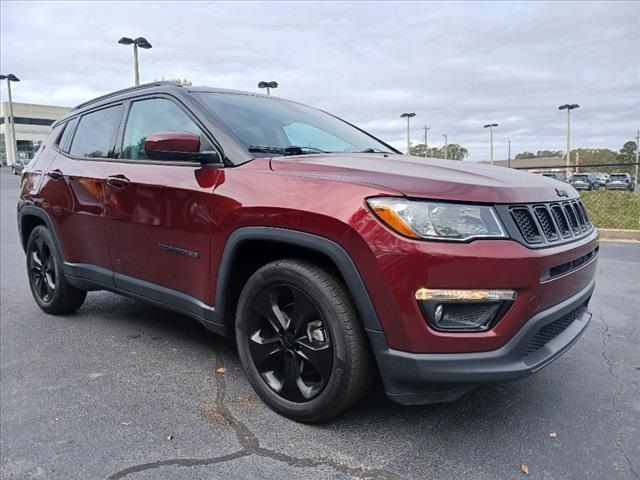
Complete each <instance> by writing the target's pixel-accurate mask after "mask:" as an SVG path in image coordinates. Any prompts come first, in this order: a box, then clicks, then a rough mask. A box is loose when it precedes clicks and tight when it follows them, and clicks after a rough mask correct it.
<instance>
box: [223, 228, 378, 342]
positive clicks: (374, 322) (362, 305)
mask: <svg viewBox="0 0 640 480" xmlns="http://www.w3.org/2000/svg"><path fill="white" fill-rule="evenodd" d="M250 240H268V241H272V242H279V243H288V244H291V245H297V246H301V247H304V248H307V249H309V250H315V251H317V252H318V253H322V254H324V255H326V256H328V257H329V258H330V259H331V260H332V261H333V262H334V263H335V264H336V266H337V267H338V270H339V271H340V273H341V274H342V277H343V278H344V281H345V283H346V284H347V288H348V289H349V291H350V292H351V294H352V297H353V300H354V302H355V304H356V305H355V306H356V309H357V311H358V314H359V316H360V319H361V321H362V324H363V326H364V328H365V330H367V331H371V332H380V333H382V327H381V326H380V321H379V320H378V314H377V313H376V310H375V308H374V306H373V303H372V302H371V298H370V297H369V292H367V288H366V287H365V285H364V282H363V281H362V277H360V274H359V273H358V270H357V268H356V266H355V264H354V263H353V261H352V260H351V257H350V256H349V255H348V254H347V252H346V251H345V250H344V249H343V248H342V247H341V246H340V245H338V244H337V243H335V242H334V241H332V240H329V239H328V238H325V237H320V236H318V235H314V234H311V233H306V232H300V231H297V230H288V229H284V228H277V227H242V228H239V229H237V230H235V231H234V232H233V233H232V234H231V235H230V236H229V239H228V240H227V243H226V244H225V247H224V252H223V254H222V260H221V262H220V268H219V269H218V281H217V283H216V303H215V305H216V311H217V312H218V313H219V315H220V318H225V316H224V313H225V312H224V309H225V308H226V292H227V288H228V284H229V280H230V278H231V266H232V264H233V259H234V257H235V254H236V252H237V250H238V248H239V247H240V245H242V244H243V243H244V242H247V241H250Z"/></svg>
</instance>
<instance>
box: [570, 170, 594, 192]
mask: <svg viewBox="0 0 640 480" xmlns="http://www.w3.org/2000/svg"><path fill="white" fill-rule="evenodd" d="M569 183H571V186H572V187H573V188H575V189H576V190H597V189H598V188H599V187H600V182H599V181H598V179H597V178H596V176H595V175H594V174H592V173H576V174H574V175H573V177H571V182H569Z"/></svg>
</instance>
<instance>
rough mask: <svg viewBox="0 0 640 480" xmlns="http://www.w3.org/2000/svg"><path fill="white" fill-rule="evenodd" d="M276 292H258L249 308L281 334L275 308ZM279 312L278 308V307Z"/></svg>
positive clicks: (281, 329) (280, 325) (281, 327)
mask: <svg viewBox="0 0 640 480" xmlns="http://www.w3.org/2000/svg"><path fill="white" fill-rule="evenodd" d="M277 298H278V292H277V291H276V290H266V291H262V292H260V293H259V294H258V295H257V296H256V298H255V299H254V300H253V302H252V304H251V308H252V309H253V310H254V311H255V312H256V313H257V314H258V315H260V316H261V317H262V318H265V319H266V320H267V321H268V322H269V323H270V324H271V326H272V327H273V329H274V330H275V331H276V332H282V331H283V326H282V323H281V322H280V320H278V318H277V316H276V313H275V307H274V305H276V306H277V303H275V302H277ZM278 310H279V311H280V308H279V307H278Z"/></svg>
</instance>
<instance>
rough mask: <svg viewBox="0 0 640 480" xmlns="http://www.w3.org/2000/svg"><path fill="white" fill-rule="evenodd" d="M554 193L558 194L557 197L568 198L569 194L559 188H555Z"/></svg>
mask: <svg viewBox="0 0 640 480" xmlns="http://www.w3.org/2000/svg"><path fill="white" fill-rule="evenodd" d="M556 193H557V194H558V196H559V197H567V198H569V194H568V193H567V191H566V190H560V189H559V188H556Z"/></svg>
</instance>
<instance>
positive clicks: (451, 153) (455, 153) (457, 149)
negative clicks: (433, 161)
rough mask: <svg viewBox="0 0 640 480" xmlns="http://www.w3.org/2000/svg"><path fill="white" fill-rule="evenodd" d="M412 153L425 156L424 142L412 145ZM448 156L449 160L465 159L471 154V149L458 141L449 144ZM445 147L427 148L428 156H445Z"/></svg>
mask: <svg viewBox="0 0 640 480" xmlns="http://www.w3.org/2000/svg"><path fill="white" fill-rule="evenodd" d="M410 153H411V155H415V156H416V157H424V156H425V154H424V143H419V144H417V145H414V146H413V147H411V150H410ZM446 153H447V156H446V158H447V159H449V160H463V159H464V158H465V157H467V156H468V155H469V151H468V150H467V149H466V148H464V147H463V146H461V145H458V144H457V143H450V144H448V145H447V149H446ZM444 154H445V147H444V146H442V147H429V148H427V155H426V156H427V157H430V158H445V155H444Z"/></svg>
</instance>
